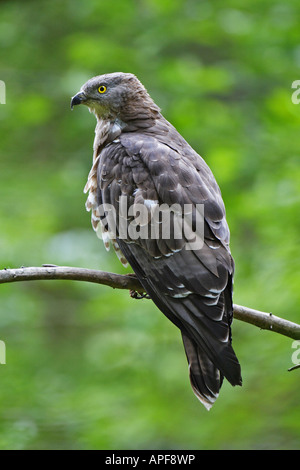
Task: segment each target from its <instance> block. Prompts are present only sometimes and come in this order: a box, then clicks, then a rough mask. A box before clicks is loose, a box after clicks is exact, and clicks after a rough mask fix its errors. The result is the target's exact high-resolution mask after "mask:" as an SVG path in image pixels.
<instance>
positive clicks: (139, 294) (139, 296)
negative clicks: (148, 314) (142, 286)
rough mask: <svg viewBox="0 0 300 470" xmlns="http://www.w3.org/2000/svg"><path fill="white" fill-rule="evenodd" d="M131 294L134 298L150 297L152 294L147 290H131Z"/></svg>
mask: <svg viewBox="0 0 300 470" xmlns="http://www.w3.org/2000/svg"><path fill="white" fill-rule="evenodd" d="M129 294H130V297H131V298H132V299H150V295H149V294H147V293H146V292H144V293H143V294H142V293H141V292H137V291H136V290H130V291H129Z"/></svg>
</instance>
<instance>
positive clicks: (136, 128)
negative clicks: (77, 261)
mask: <svg viewBox="0 0 300 470" xmlns="http://www.w3.org/2000/svg"><path fill="white" fill-rule="evenodd" d="M81 103H82V104H85V105H87V106H88V107H89V109H90V110H91V111H92V112H93V113H94V114H95V116H96V118H97V126H96V131H95V132H96V136H95V141H94V155H93V166H92V169H91V171H90V174H89V177H88V182H87V184H86V187H85V191H86V192H88V193H89V195H88V199H87V203H86V207H87V209H88V210H91V211H92V225H93V228H94V230H95V231H96V232H97V235H98V236H99V237H101V236H102V237H103V239H104V243H105V246H106V248H109V245H110V243H112V244H113V246H114V248H115V250H116V252H117V254H118V256H119V258H120V259H121V261H122V262H123V263H124V264H126V263H127V262H128V263H129V264H130V265H131V266H132V268H133V270H134V272H135V273H136V275H137V277H138V278H139V280H140V282H141V284H142V285H143V287H144V288H145V290H146V292H147V293H148V294H149V296H150V297H151V299H152V300H153V301H154V302H155V304H156V305H157V307H158V308H159V309H160V310H161V311H162V312H163V313H164V314H165V315H166V316H167V317H168V318H169V319H170V320H171V321H172V322H173V323H174V324H175V325H176V326H177V327H178V328H179V329H180V330H181V334H182V339H183V344H184V348H185V351H186V355H187V359H188V363H189V372H190V380H191V384H192V388H193V390H194V392H195V394H196V396H197V397H198V398H199V400H200V401H201V402H202V403H203V404H204V405H205V407H206V408H207V409H209V408H210V407H211V406H212V404H213V403H214V401H215V400H216V398H217V396H218V393H219V389H220V387H221V385H222V381H223V377H224V376H225V377H226V378H227V380H228V381H229V382H230V383H231V384H232V385H241V382H242V380H241V373H240V365H239V362H238V360H237V358H236V355H235V353H234V351H233V349H232V346H231V330H230V325H231V322H232V277H233V271H234V263H233V259H232V257H231V254H230V250H229V229H228V226H227V222H226V218H225V207H224V203H223V200H222V196H221V192H220V189H219V187H218V185H217V183H216V181H215V178H214V176H213V174H212V172H211V170H210V169H209V167H208V166H207V164H206V163H205V161H204V160H203V159H202V158H201V157H200V156H199V155H198V154H197V153H196V152H195V151H194V150H193V149H192V148H191V147H190V145H189V144H188V143H187V142H186V141H185V140H184V139H183V137H182V136H181V135H180V134H179V133H178V132H177V130H176V129H175V128H174V127H173V126H172V125H171V124H170V123H169V122H168V121H167V120H166V119H165V118H164V117H163V116H162V114H161V112H160V109H159V108H158V106H157V105H156V104H155V103H154V102H153V100H152V99H151V98H150V96H149V94H148V93H147V91H146V89H145V88H144V87H143V85H142V84H141V83H140V82H139V80H138V79H137V78H136V77H135V76H134V75H132V74H125V73H114V74H107V75H101V76H98V77H94V78H92V79H91V80H89V81H88V82H87V83H86V84H85V85H83V87H82V88H81V90H80V92H79V93H77V95H75V96H74V97H73V98H72V106H74V105H77V104H81ZM125 196H126V198H125ZM123 199H124V200H125V201H126V205H127V206H126V210H127V209H129V207H132V205H133V204H142V205H143V206H144V207H145V208H146V210H147V211H148V212H147V213H149V218H146V221H145V222H144V223H143V224H141V225H143V227H139V228H140V229H141V230H146V231H147V230H149V233H150V219H151V217H150V216H151V214H152V212H151V211H153V210H155V208H156V207H158V206H160V205H162V204H166V205H167V206H171V205H172V204H178V205H179V207H182V208H183V207H185V206H184V205H185V204H189V205H190V206H189V207H192V219H191V220H192V221H193V223H194V220H195V217H196V215H195V214H196V212H195V208H196V205H197V204H203V205H204V243H203V246H202V247H201V248H199V249H193V250H191V249H187V239H186V238H185V237H182V238H181V239H178V238H176V236H175V235H174V233H173V232H172V230H171V232H170V236H169V237H168V238H163V237H162V236H161V232H159V235H158V236H156V237H155V238H153V237H152V238H149V237H140V238H137V239H136V238H132V236H130V233H128V234H127V236H126V237H125V238H124V237H122V238H120V230H121V226H124V225H122V224H124V223H125V225H126V226H127V227H128V226H129V224H130V223H132V221H133V220H134V217H133V216H132V214H131V215H126V217H123V216H122V214H121V215H118V216H117V217H116V231H113V230H112V227H110V223H109V219H108V217H106V216H107V213H106V212H105V213H103V212H101V210H100V208H101V207H103V204H111V205H112V206H113V207H114V208H116V213H117V214H119V212H120V211H119V209H120V207H119V206H120V204H121V201H123ZM126 214H127V211H126ZM171 217H173V218H174V219H176V217H177V216H176V214H171ZM172 220H173V219H172Z"/></svg>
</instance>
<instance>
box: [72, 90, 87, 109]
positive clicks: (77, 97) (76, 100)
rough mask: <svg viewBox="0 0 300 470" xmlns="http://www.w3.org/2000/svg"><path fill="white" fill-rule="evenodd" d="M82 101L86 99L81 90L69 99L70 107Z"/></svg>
mask: <svg viewBox="0 0 300 470" xmlns="http://www.w3.org/2000/svg"><path fill="white" fill-rule="evenodd" d="M84 101H86V96H85V94H84V93H83V91H80V92H79V93H77V94H76V95H75V96H73V98H72V99H71V109H73V107H74V106H76V105H78V104H81V103H83V102H84Z"/></svg>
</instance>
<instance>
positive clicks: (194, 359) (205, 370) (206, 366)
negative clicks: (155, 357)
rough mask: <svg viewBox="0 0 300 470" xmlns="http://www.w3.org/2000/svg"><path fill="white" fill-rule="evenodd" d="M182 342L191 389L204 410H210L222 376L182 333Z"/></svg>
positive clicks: (216, 395)
mask: <svg viewBox="0 0 300 470" xmlns="http://www.w3.org/2000/svg"><path fill="white" fill-rule="evenodd" d="M182 340H183V345H184V349H185V353H186V357H187V360H188V364H189V374H190V381H191V386H192V389H193V391H194V393H195V395H196V397H197V398H198V399H199V400H200V402H201V403H202V404H203V405H204V406H205V408H206V409H207V410H210V408H211V407H212V406H213V404H214V402H215V401H216V399H217V398H218V396H219V390H220V388H221V385H222V382H223V377H224V376H223V374H221V372H220V371H219V369H217V368H216V366H215V365H214V364H213V363H212V362H211V360H210V359H209V358H208V356H207V355H206V354H205V353H204V352H203V351H201V350H200V349H199V347H198V346H197V345H196V344H195V343H194V341H193V340H191V339H190V338H189V337H188V336H186V335H185V334H184V333H182Z"/></svg>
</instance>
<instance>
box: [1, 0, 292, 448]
mask: <svg viewBox="0 0 300 470" xmlns="http://www.w3.org/2000/svg"><path fill="white" fill-rule="evenodd" d="M299 20H300V6H299V2H298V0H288V1H286V2H283V1H281V2H280V1H279V2H276V1H275V2H274V1H267V0H256V1H253V0H251V1H250V0H243V1H242V0H239V1H238V0H229V1H227V2H224V1H221V0H216V1H213V2H212V1H203V0H200V1H199V0H139V1H138V0H135V1H134V0H114V1H113V2H109V1H103V0H85V1H84V2H83V1H79V0H68V1H66V0H63V1H62V0H51V1H41V0H39V1H26V2H25V1H23V0H19V1H17V0H16V1H14V0H9V1H1V4H0V47H1V56H0V79H1V80H3V81H5V83H6V104H5V105H0V126H1V127H0V128H1V136H0V139H1V141H0V152H1V154H0V156H1V169H0V223H1V230H0V247H1V258H0V267H1V268H4V267H11V268H13V267H20V266H22V265H24V266H41V265H42V264H43V263H54V264H58V265H72V266H82V267H89V268H99V269H103V270H109V271H114V272H119V273H122V272H125V271H124V269H123V268H122V266H121V265H120V263H119V261H118V260H117V258H116V256H115V255H114V254H113V253H106V251H105V249H104V246H103V244H102V242H101V241H99V240H98V239H97V238H96V236H95V234H94V232H93V230H92V228H91V225H90V214H88V213H87V212H86V211H85V207H84V204H85V199H86V196H85V195H84V194H83V187H84V185H85V182H86V178H87V174H88V171H89V169H90V166H91V158H92V141H93V136H94V127H95V119H94V116H92V115H90V114H89V113H88V112H87V109H84V108H78V109H77V108H76V110H74V112H73V113H71V112H70V108H69V104H70V97H71V96H72V95H74V94H75V93H76V92H77V91H78V90H79V88H80V86H81V85H82V84H83V83H84V82H85V81H86V80H87V79H88V78H90V77H92V76H94V75H98V74H102V73H107V72H114V71H124V72H132V73H135V74H136V75H137V76H138V77H139V79H140V80H141V81H142V82H143V83H144V85H145V86H146V88H147V89H148V90H149V92H150V94H151V96H152V97H153V98H154V100H155V101H156V102H157V103H158V104H159V106H160V107H161V108H162V110H163V113H164V115H165V116H166V118H167V119H169V120H170V121H171V122H172V123H173V124H174V125H175V126H176V127H177V129H178V130H179V131H180V132H181V133H182V134H183V136H184V137H185V138H186V139H187V140H188V141H189V142H190V143H191V144H192V146H193V147H194V148H195V149H196V150H197V151H198V152H199V153H200V154H201V155H202V156H203V157H204V158H205V159H206V161H207V162H208V164H209V165H210V167H211V168H212V170H213V172H214V174H215V176H216V178H217V180H218V182H219V185H220V186H221V189H222V193H223V197H224V200H225V204H226V208H227V216H228V222H229V225H230V228H231V248H232V253H233V256H234V258H235V261H236V276H235V285H234V302H235V303H238V304H241V305H246V306H249V307H253V308H257V309H260V310H265V311H272V312H273V313H274V314H277V315H279V316H283V317H285V318H287V319H289V320H292V321H295V322H299V320H300V314H299V303H300V289H299V280H300V279H299V271H300V270H299V233H300V223H299V200H300V191H299V187H300V167H299V147H300V146H299V126H300V105H298V106H297V105H295V104H293V103H292V101H291V96H292V92H293V90H292V89H291V84H292V82H293V81H294V80H297V79H300V36H299ZM233 337H234V348H235V350H236V353H237V355H238V357H239V359H240V362H241V364H242V370H243V380H244V385H243V387H242V388H240V387H238V388H232V387H231V386H230V385H229V384H228V383H225V384H224V386H223V388H222V390H221V394H220V397H219V399H218V400H217V402H216V404H215V405H214V407H213V408H212V410H211V411H210V412H209V413H208V412H207V411H206V410H205V409H204V407H203V406H202V405H201V404H200V403H199V402H198V400H197V399H196V398H195V397H194V395H193V392H192V390H191V387H190V384H189V379H188V370H187V364H186V359H185V355H184V351H183V347H182V344H181V337H180V334H179V332H178V330H177V329H176V328H175V327H174V326H173V325H172V324H171V323H170V322H169V321H168V320H167V319H166V318H165V317H164V316H163V315H162V314H161V313H160V312H159V311H158V310H157V309H156V307H155V306H154V305H153V304H152V303H151V302H150V301H147V300H143V301H141V300H140V301H134V300H131V299H130V297H129V294H128V292H126V291H117V290H113V289H110V288H108V287H104V286H96V285H91V284H87V283H76V282H66V281H61V282H58V281H51V282H50V281H47V282H45V281H44V282H31V283H30V282H27V283H18V284H10V285H8V284H6V285H1V288H0V339H1V340H3V341H5V343H6V353H7V357H6V361H7V364H6V365H1V366H0V448H1V449H299V448H300V445H299V443H300V407H299V371H298V370H296V371H293V372H287V369H288V368H289V367H291V366H292V365H293V364H292V362H291V356H292V353H293V352H294V349H292V343H293V341H292V340H290V339H289V338H286V337H284V336H280V335H278V334H273V333H270V332H266V331H260V330H259V329H258V328H256V327H254V326H251V325H248V324H246V323H241V322H239V321H235V322H234V325H233Z"/></svg>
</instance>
